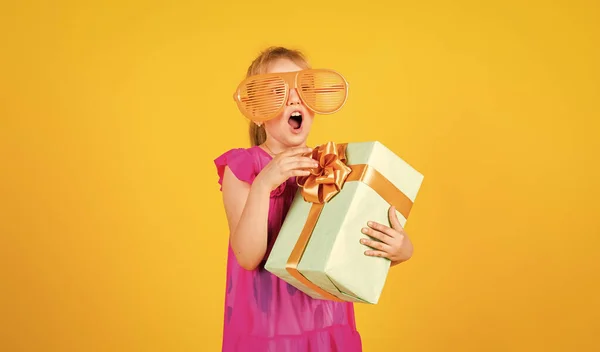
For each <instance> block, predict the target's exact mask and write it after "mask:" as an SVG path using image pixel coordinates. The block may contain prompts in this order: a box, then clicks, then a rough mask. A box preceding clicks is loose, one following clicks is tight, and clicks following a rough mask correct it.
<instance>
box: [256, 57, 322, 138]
mask: <svg viewBox="0 0 600 352" xmlns="http://www.w3.org/2000/svg"><path fill="white" fill-rule="evenodd" d="M300 70H302V67H300V66H298V65H296V64H295V63H294V62H293V61H291V60H288V59H279V60H277V61H274V62H272V63H271V64H270V65H269V68H268V70H267V73H281V72H294V71H300ZM313 118H314V113H313V112H312V111H311V110H310V109H308V108H307V107H306V106H305V105H304V104H303V103H302V100H300V97H299V96H298V92H297V91H296V89H291V90H290V94H289V98H288V101H287V102H286V105H285V108H284V109H283V112H282V113H281V114H279V115H278V116H277V117H276V118H274V119H272V120H269V121H267V122H265V130H266V132H267V135H268V136H269V137H271V138H273V139H275V140H276V141H277V142H279V143H281V144H282V145H284V146H286V147H295V146H302V145H305V144H306V139H307V138H308V133H309V132H310V128H311V126H312V122H313Z"/></svg>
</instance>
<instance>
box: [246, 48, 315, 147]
mask: <svg viewBox="0 0 600 352" xmlns="http://www.w3.org/2000/svg"><path fill="white" fill-rule="evenodd" d="M278 59H288V60H291V61H293V62H294V63H295V64H296V65H298V66H300V67H304V68H309V67H310V64H309V63H308V60H307V59H306V57H305V56H304V54H303V53H302V52H300V51H298V50H294V49H288V48H285V47H281V46H272V47H269V48H267V49H265V50H263V51H262V52H261V53H260V54H259V55H258V56H257V57H256V58H255V59H254V61H252V64H250V66H249V67H248V71H247V72H246V77H250V76H254V75H258V74H263V73H266V72H267V69H268V67H269V64H271V63H272V62H273V61H275V60H278ZM248 132H249V134H250V144H251V145H252V146H257V145H260V144H263V143H264V142H265V141H266V140H267V132H266V131H265V125H264V124H262V125H261V126H257V125H256V124H255V123H254V122H252V121H250V127H249V131H248Z"/></svg>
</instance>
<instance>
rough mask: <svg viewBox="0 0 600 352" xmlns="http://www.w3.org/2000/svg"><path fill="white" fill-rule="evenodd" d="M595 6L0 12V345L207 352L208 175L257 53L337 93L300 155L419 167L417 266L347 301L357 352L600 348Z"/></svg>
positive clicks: (41, 8) (231, 134)
mask: <svg viewBox="0 0 600 352" xmlns="http://www.w3.org/2000/svg"><path fill="white" fill-rule="evenodd" d="M599 13H600V12H599V6H598V2H594V1H553V2H547V1H546V2H544V1H534V2H531V1H527V2H524V1H514V0H507V1H484V2H481V1H464V0H459V1H452V2H451V1H448V2H445V1H423V2H415V1H410V2H409V1H386V2H383V1H369V2H360V3H354V4H353V3H351V2H349V1H343V0H332V1H322V0H320V1H314V0H307V1H259V0H256V1H235V2H232V1H227V2H225V1H224V2H220V1H164V2H158V1H132V0H120V1H83V2H82V1H53V2H42V1H38V2H35V1H15V2H4V3H3V4H2V5H0V39H1V40H0V297H1V300H0V349H1V350H2V351H7V352H9V351H10V352H16V351H43V352H53V351H61V352H65V351H86V352H87V351H90V352H91V351H102V352H104V351H127V352H131V351H178V352H179V351H181V352H183V351H218V350H219V348H220V342H221V329H222V322H223V297H224V287H225V254H226V249H227V240H228V233H227V224H226V219H225V215H224V211H223V207H222V203H221V194H220V192H219V187H218V184H217V175H216V170H215V168H214V165H213V160H214V159H215V158H216V157H217V156H219V155H220V154H221V153H223V152H225V151H226V150H228V149H231V148H237V147H247V146H248V138H247V126H248V125H247V121H246V120H244V118H243V117H242V116H241V114H240V113H239V112H238V111H237V109H236V106H235V104H234V102H233V99H232V94H233V92H234V89H235V87H236V85H237V84H238V83H239V81H240V80H241V79H242V78H243V77H244V74H245V72H246V68H247V66H248V65H249V64H250V62H251V60H252V59H253V58H254V57H255V56H256V55H257V54H258V52H259V51H260V50H262V49H264V48H266V47H267V46H270V45H284V46H288V47H291V48H296V49H301V50H303V51H304V52H305V53H306V54H307V55H308V56H309V58H310V60H311V62H312V64H313V66H314V67H324V68H332V69H335V70H338V71H340V72H341V73H343V74H344V75H345V76H346V78H347V79H348V81H349V82H350V97H349V100H348V103H347V105H346V107H345V108H344V109H343V110H342V111H340V112H339V113H337V114H335V115H332V116H327V117H325V116H320V117H317V120H316V123H315V124H314V130H313V133H312V134H311V137H310V139H309V142H310V144H311V145H315V144H320V143H325V142H327V141H330V140H331V141H335V142H356V141H370V140H378V141H380V142H382V143H384V144H385V145H386V146H388V147H389V148H390V149H392V150H393V151H394V152H396V153H397V154H398V155H399V156H401V157H402V158H403V159H404V160H406V161H407V162H409V163H410V164H411V165H412V166H414V167H415V168H416V169H417V170H419V171H420V172H422V173H423V174H424V175H425V181H424V183H423V186H422V188H421V192H420V193H419V195H418V197H417V200H416V203H415V206H414V208H413V211H412V213H411V216H410V218H409V220H408V223H407V226H406V231H407V232H408V234H409V235H410V236H411V238H412V240H413V242H414V245H415V255H414V257H413V259H411V260H410V261H409V262H407V263H405V264H403V265H400V266H398V267H395V268H393V269H392V271H391V273H390V276H389V279H388V282H387V284H386V287H385V290H384V292H383V295H382V298H381V301H380V303H379V304H378V305H375V306H368V305H357V306H356V310H357V320H358V326H359V329H360V331H361V333H362V336H363V341H364V350H365V351H368V352H371V351H404V352H409V351H412V352H416V351H435V352H437V351H461V352H467V351H503V352H504V351H528V352H530V351H578V352H583V351H598V350H599V349H600V343H599V342H598V339H597V337H596V334H598V333H600V330H599V329H600V328H599V325H598V321H599V320H600V306H599V299H598V297H599V296H600V288H599V287H598V282H600V271H599V267H600V265H599V264H598V259H597V258H598V256H597V253H598V250H597V248H598V246H599V245H600V220H599V217H598V214H599V210H600V209H599V206H598V199H599V198H600V187H599V182H598V180H599V179H600V172H599V168H598V162H599V160H600V158H599V153H598V152H599V149H600V148H599V147H600V146H599V144H600V143H599V138H598V137H599V135H600V133H599V132H600V128H599V127H600V126H599V122H598V117H599V113H598V102H599V101H600V100H599V93H600V87H599V82H600V69H599V65H598V63H599V62H600V49H599V48H600V46H599V45H598V43H600V36H599V32H600V29H599V25H598V23H599V16H598V15H599Z"/></svg>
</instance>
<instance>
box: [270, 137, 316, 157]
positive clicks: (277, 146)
mask: <svg viewBox="0 0 600 352" xmlns="http://www.w3.org/2000/svg"><path fill="white" fill-rule="evenodd" d="M305 146H306V142H303V143H302V144H300V145H296V146H289V145H285V144H283V143H281V142H279V141H276V140H274V139H272V138H268V137H267V140H266V141H265V142H264V143H263V144H262V148H264V149H265V150H266V151H267V152H268V153H269V154H271V155H273V156H274V155H276V154H279V153H282V152H284V151H286V150H288V149H290V148H294V147H305Z"/></svg>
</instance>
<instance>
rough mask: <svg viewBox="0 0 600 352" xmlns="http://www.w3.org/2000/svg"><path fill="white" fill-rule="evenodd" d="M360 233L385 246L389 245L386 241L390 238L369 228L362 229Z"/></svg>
mask: <svg viewBox="0 0 600 352" xmlns="http://www.w3.org/2000/svg"><path fill="white" fill-rule="evenodd" d="M361 232H362V233H364V234H365V235H368V236H370V237H372V238H375V239H377V240H379V241H381V242H383V243H386V244H389V243H388V241H389V240H390V239H391V237H390V236H388V235H386V234H384V233H382V232H379V231H377V230H374V229H372V228H369V227H365V228H363V229H362V230H361Z"/></svg>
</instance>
